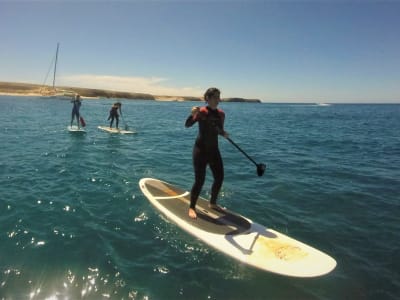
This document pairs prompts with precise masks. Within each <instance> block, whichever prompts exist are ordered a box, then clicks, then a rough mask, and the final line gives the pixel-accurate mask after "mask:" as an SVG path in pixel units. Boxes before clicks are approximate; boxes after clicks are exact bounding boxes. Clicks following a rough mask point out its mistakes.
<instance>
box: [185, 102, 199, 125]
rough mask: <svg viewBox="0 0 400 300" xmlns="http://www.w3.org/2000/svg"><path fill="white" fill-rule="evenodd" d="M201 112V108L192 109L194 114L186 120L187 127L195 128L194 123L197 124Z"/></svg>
mask: <svg viewBox="0 0 400 300" xmlns="http://www.w3.org/2000/svg"><path fill="white" fill-rule="evenodd" d="M199 111H200V108H199V107H198V106H194V107H192V113H191V114H190V116H189V117H188V118H187V119H186V122H185V127H191V126H193V124H194V123H196V122H197V115H198V113H199Z"/></svg>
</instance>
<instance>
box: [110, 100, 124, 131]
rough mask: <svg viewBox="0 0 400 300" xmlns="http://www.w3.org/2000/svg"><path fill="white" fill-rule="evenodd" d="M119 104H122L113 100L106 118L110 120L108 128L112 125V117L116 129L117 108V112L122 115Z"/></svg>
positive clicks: (117, 121)
mask: <svg viewBox="0 0 400 300" xmlns="http://www.w3.org/2000/svg"><path fill="white" fill-rule="evenodd" d="M121 106H122V104H121V103H120V102H115V103H114V104H113V106H112V107H111V109H110V115H109V116H108V119H107V120H111V121H110V128H112V125H113V123H114V119H115V127H116V128H117V129H118V124H119V114H118V110H119V113H120V114H121V115H122V112H121Z"/></svg>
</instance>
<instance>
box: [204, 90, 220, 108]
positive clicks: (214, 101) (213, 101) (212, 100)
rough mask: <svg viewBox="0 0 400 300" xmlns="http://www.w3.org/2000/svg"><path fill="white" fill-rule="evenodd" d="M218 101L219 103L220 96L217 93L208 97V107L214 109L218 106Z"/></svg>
mask: <svg viewBox="0 0 400 300" xmlns="http://www.w3.org/2000/svg"><path fill="white" fill-rule="evenodd" d="M219 101H221V98H220V94H219V93H214V94H213V95H211V96H210V97H208V101H207V102H208V106H210V107H211V108H216V107H217V106H218V104H219Z"/></svg>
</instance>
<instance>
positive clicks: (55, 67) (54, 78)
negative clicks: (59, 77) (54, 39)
mask: <svg viewBox="0 0 400 300" xmlns="http://www.w3.org/2000/svg"><path fill="white" fill-rule="evenodd" d="M59 46H60V43H57V51H56V61H55V62H54V75H53V90H54V86H55V84H56V72H57V59H58V47H59Z"/></svg>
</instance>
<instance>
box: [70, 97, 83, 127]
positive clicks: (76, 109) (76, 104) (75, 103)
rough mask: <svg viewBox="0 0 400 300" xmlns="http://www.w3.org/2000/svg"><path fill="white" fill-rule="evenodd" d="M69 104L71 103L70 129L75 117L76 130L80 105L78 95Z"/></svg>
mask: <svg viewBox="0 0 400 300" xmlns="http://www.w3.org/2000/svg"><path fill="white" fill-rule="evenodd" d="M71 102H72V103H73V106H72V115H71V127H72V123H73V122H74V118H75V117H76V123H78V129H79V128H80V123H79V121H80V118H79V117H80V116H79V110H80V108H81V105H82V101H81V96H80V95H79V94H76V95H75V98H74V100H71Z"/></svg>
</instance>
